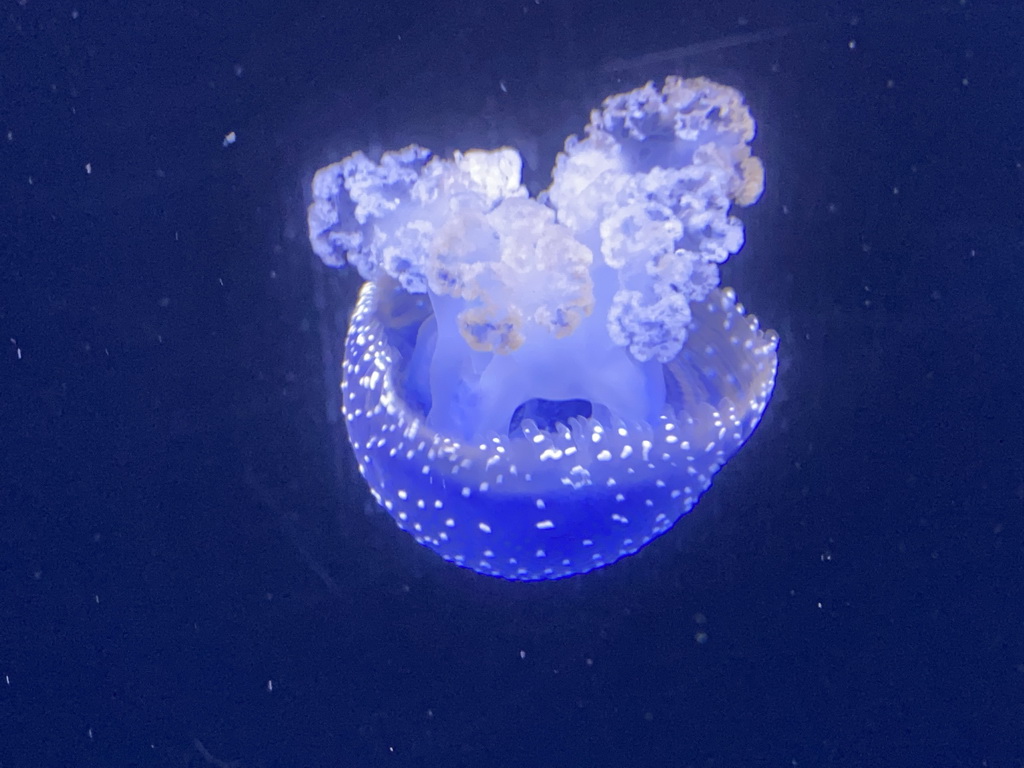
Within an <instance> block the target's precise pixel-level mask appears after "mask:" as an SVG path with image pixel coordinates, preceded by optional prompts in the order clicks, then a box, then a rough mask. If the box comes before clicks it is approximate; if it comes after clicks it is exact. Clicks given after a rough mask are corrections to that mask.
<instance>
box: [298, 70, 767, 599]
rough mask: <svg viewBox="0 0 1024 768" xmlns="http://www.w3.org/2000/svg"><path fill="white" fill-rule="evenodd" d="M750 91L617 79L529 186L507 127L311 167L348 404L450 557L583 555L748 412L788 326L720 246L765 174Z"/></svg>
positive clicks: (567, 562)
mask: <svg viewBox="0 0 1024 768" xmlns="http://www.w3.org/2000/svg"><path fill="white" fill-rule="evenodd" d="M754 133H755V123H754V120H753V118H752V116H751V115H750V112H749V110H748V109H747V106H746V105H745V103H744V102H743V99H742V96H741V95H740V94H739V93H738V92H737V91H736V90H734V89H732V88H729V87H727V86H722V85H719V84H717V83H714V82H712V81H710V80H707V79H704V78H695V79H688V80H684V79H681V78H677V77H670V78H667V79H666V80H665V82H664V84H663V85H662V86H661V87H660V88H659V87H655V86H654V85H653V84H651V83H648V84H647V85H645V86H643V87H641V88H638V89H636V90H634V91H630V92H627V93H621V94H617V95H614V96H610V97H608V98H607V99H605V101H604V103H603V104H602V106H601V107H600V108H599V109H596V110H594V111H593V113H592V114H591V120H590V123H589V124H588V125H587V126H586V128H585V129H584V134H583V136H582V137H577V136H571V137H569V139H567V140H566V142H565V147H564V150H563V152H562V153H561V154H559V156H558V158H557V159H556V162H555V168H554V171H553V173H552V183H551V185H550V186H549V187H548V188H547V189H546V190H545V191H544V192H542V193H541V194H540V195H539V196H537V198H533V197H531V196H530V195H529V194H528V192H527V190H526V188H525V187H524V185H523V184H522V179H521V169H522V161H521V159H520V157H519V154H518V153H517V152H516V151H515V150H514V149H511V148H508V147H504V148H501V149H498V150H491V151H484V150H471V151H467V152H456V153H454V155H453V156H452V157H450V158H446V157H438V156H436V155H434V154H433V153H431V152H430V151H429V150H427V149H425V148H423V147H420V146H417V145H412V146H409V147H406V148H405V149H401V150H397V151H393V152H385V153H384V154H383V155H382V156H381V158H380V160H379V161H373V160H370V159H369V158H368V157H367V156H366V155H364V154H362V153H359V152H357V153H355V154H353V155H350V156H349V157H347V158H345V159H343V160H341V161H339V162H337V163H333V164H331V165H329V166H326V167H325V168H322V169H321V170H320V171H318V172H317V174H316V175H315V177H314V179H313V184H312V190H313V198H312V203H311V204H310V206H309V210H308V226H309V237H310V242H311V244H312V246H313V249H314V251H315V252H316V253H317V255H318V256H319V257H320V258H321V260H322V261H323V262H324V263H325V264H327V265H329V266H342V265H351V266H353V267H355V269H356V270H357V271H358V272H359V274H360V275H361V276H362V278H363V279H364V280H365V281H366V282H365V284H364V285H363V287H362V289H361V290H360V293H359V298H358V300H357V302H356V308H355V310H354V312H353V314H352V318H351V321H350V323H349V327H348V332H347V336H346V339H345V343H344V346H345V352H344V364H343V380H342V399H341V409H342V411H343V414H344V420H345V425H346V428H347V434H348V438H349V441H350V443H351V448H352V450H353V452H354V454H355V457H356V459H357V462H358V465H359V470H360V472H361V473H362V475H363V477H364V478H365V479H366V482H367V484H368V485H369V488H370V491H371V493H372V494H373V497H374V498H375V499H376V500H377V502H378V503H379V504H380V505H381V506H382V507H384V509H386V510H387V512H388V513H389V514H390V515H391V516H392V517H393V518H394V519H395V521H396V522H397V524H398V526H399V527H400V528H402V529H403V530H406V531H408V532H409V533H410V534H411V535H412V536H413V537H414V538H415V539H416V540H417V541H418V542H419V543H421V544H423V545H425V546H427V547H429V548H431V549H433V550H434V551H436V552H437V553H438V554H439V555H441V556H442V557H443V558H444V559H446V560H448V561H450V562H453V563H456V564H457V565H460V566H464V567H467V568H470V569H472V570H474V571H477V572H479V573H483V574H487V575H491V576H498V577H501V578H505V579H510V580H521V581H532V580H543V579H556V578H562V577H567V576H572V575H575V574H580V573H585V572H587V571H591V570H593V569H595V568H599V567H601V566H604V565H608V564H610V563H613V562H615V561H616V560H618V559H620V558H622V557H623V556H626V555H629V554H632V553H634V552H636V551H637V550H639V549H640V548H642V547H643V546H645V545H646V544H647V543H649V542H650V541H652V540H653V539H654V538H656V537H657V536H659V535H660V534H662V533H664V532H665V531H666V530H668V529H669V528H671V527H672V525H673V524H674V523H675V522H676V521H677V520H678V519H679V518H680V517H681V516H682V515H684V514H686V513H687V512H688V511H690V510H691V509H692V508H693V507H694V505H695V504H696V503H697V501H698V499H699V498H700V496H701V495H702V494H703V493H704V492H705V491H706V490H707V489H708V487H710V484H711V480H712V477H713V476H714V475H715V473H716V472H717V471H718V470H719V469H720V468H721V467H722V466H724V464H725V463H726V462H727V461H728V460H729V458H730V457H731V456H732V455H734V454H735V452H736V451H737V450H738V449H739V448H740V447H741V446H742V444H743V443H744V442H745V441H746V439H747V438H748V437H749V436H750V434H751V433H752V432H753V430H754V428H755V427H756V426H757V424H758V422H759V420H760V418H761V414H762V413H763V411H764V409H765V407H766V405H767V403H768V401H769V399H770V397H771V392H772V388H773V386H774V381H775V372H776V365H777V357H776V348H777V341H778V340H777V337H776V336H775V334H774V333H773V332H770V331H764V330H762V329H761V328H760V326H759V324H758V321H757V320H756V318H754V317H753V316H752V315H749V314H747V313H746V311H745V310H744V308H743V306H742V305H741V304H739V303H738V302H737V300H736V297H735V295H734V294H733V292H732V291H731V290H729V289H726V288H720V287H719V285H718V283H719V276H718V265H719V264H721V263H722V262H724V261H725V260H726V259H728V258H729V256H730V255H732V254H735V253H737V252H738V251H739V250H740V249H741V248H742V245H743V226H742V224H741V222H740V221H739V220H738V219H737V218H736V217H735V216H733V215H732V214H731V211H732V209H733V206H734V205H735V206H742V205H749V204H752V203H753V202H755V201H756V200H757V198H758V197H759V196H760V194H761V190H762V189H763V184H764V172H763V168H762V166H761V163H760V160H758V159H757V158H756V157H754V156H753V155H752V153H751V149H750V143H751V141H752V140H753V138H754Z"/></svg>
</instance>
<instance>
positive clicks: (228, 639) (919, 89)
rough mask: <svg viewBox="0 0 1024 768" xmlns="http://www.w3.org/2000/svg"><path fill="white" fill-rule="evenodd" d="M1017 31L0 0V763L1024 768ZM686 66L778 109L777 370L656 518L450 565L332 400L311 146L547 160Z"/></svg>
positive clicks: (767, 221)
mask: <svg viewBox="0 0 1024 768" xmlns="http://www.w3.org/2000/svg"><path fill="white" fill-rule="evenodd" d="M1022 36H1024V8H1022V5H1021V3H1010V2H1003V3H982V2H967V3H966V4H961V3H958V2H952V3H931V2H929V3H925V2H895V3H894V2H891V1H890V2H877V3H876V2H871V3H863V4H859V5H858V4H853V3H850V4H847V3H834V2H824V3H823V2H811V1H810V0H799V1H794V0H785V1H783V0H774V1H773V2H758V3H752V2H739V1H738V0H724V1H719V2H701V3H693V2H687V3H666V2H661V3H645V2H636V3H632V2H630V3H623V2H614V3H613V2H607V1H605V0H590V1H588V2H572V1H570V0H516V1H515V2H506V1H505V0H493V1H492V2H487V3H483V2H481V3H467V2H464V1H463V0H459V1H458V2H456V1H455V0H448V1H447V2H434V1H432V0H423V2H415V3H369V2H362V1H361V0H360V1H359V2H349V3H344V2H334V3H328V2H323V1H320V2H315V1H312V0H309V1H307V0H296V1H295V2H280V0H276V1H275V2H264V1H263V0H245V1H244V2H242V1H241V0H236V1H235V2H206V1H204V2H198V0H197V1H195V2H155V1H154V2H142V1H140V0H131V2H127V1H126V0H109V1H108V2H103V3H81V4H80V5H76V4H75V3H69V2H41V0H18V1H17V2H9V1H8V2H4V3H3V5H2V6H0V341H2V343H3V345H4V348H3V350H2V355H0V768H20V767H21V766H31V767H34V768H38V767H40V766H43V767H46V766H84V765H97V766H150V765H152V766H189V767H196V766H205V765H228V764H230V765H233V766H235V767H236V768H251V767H253V766H346V767H347V766H352V767H353V768H355V767H360V768H361V767H363V766H366V767H376V766H396V768H404V767H405V766H423V767H424V768H434V767H436V766H443V767H445V768H447V767H452V768H455V767H458V766H473V767H474V768H478V767H480V768H489V767H491V766H493V767H494V768H505V767H506V766H517V767H522V768H549V767H550V768H563V767H564V768H569V767H576V766H595V767H603V766H609V767H615V766H659V767H660V766H680V767H681V768H682V767H686V766H698V767H707V768H712V767H714V768H720V767H721V768H733V767H736V766H939V767H941V768H954V767H958V766H1012V767H1013V768H1019V767H1020V766H1021V765H1024V406H1022V381H1024V353H1022V347H1024V301H1022V298H1021V296H1022V291H1024V171H1022V163H1024V98H1022V95H1021V94H1022V93H1024V49H1022V43H1021V39H1022ZM680 47H682V48H684V50H683V51H681V52H679V53H677V54H676V55H675V56H672V57H669V58H667V59H666V60H665V61H662V62H660V63H657V64H652V65H647V66H632V67H629V68H626V69H615V68H614V67H612V66H609V62H610V61H612V60H613V59H625V60H627V61H629V60H635V59H637V58H638V57H641V56H644V55H648V54H651V53H653V52H657V51H664V50H667V49H674V48H680ZM671 73H679V74H683V75H688V76H693V75H698V74H703V75H708V76H710V77H713V78H715V79H718V80H720V81H722V82H725V83H728V84H731V85H734V86H736V87H738V88H740V89H741V90H742V91H743V92H744V93H745V94H746V96H747V99H748V101H749V103H750V105H751V107H752V109H753V111H754V114H755V116H756V117H757V119H758V123H759V136H758V139H757V141H756V144H755V150H756V152H757V154H759V155H760V156H761V157H762V158H763V159H764V161H765V164H766V167H767V171H768V188H767V191H766V193H765V196H764V198H763V199H762V200H761V202H760V203H759V204H758V205H757V206H755V207H753V208H751V209H747V210H745V211H743V212H742V216H743V218H744V221H745V222H746V224H747V246H746V248H745V249H744V251H743V252H742V253H741V254H739V255H738V256H737V257H735V258H734V259H733V261H732V262H731V263H730V265H728V267H727V269H726V271H725V281H726V282H727V283H729V284H731V285H734V286H735V287H736V288H737V292H738V293H739V295H740V297H741V298H742V300H743V301H744V303H745V304H746V306H747V307H748V308H750V309H751V310H752V311H753V312H755V313H756V314H757V315H758V316H759V317H760V318H762V321H763V323H764V324H765V325H767V326H770V327H774V328H776V329H777V330H778V331H779V333H780V335H781V348H780V355H781V369H780V375H779V382H778V387H777V390H776V396H775V399H774V401H773V402H772V404H771V405H770V407H769V408H768V411H767V413H766V417H765V419H764V421H763V422H762V424H761V426H760V428H759V429H758V431H757V432H756V433H755V435H754V436H753V438H752V439H751V441H750V442H749V444H748V445H747V446H746V447H745V448H744V450H742V451H741V452H740V453H739V454H738V455H737V456H736V457H735V458H734V459H733V460H732V461H731V462H730V463H729V465H728V466H727V467H726V468H725V469H724V470H723V472H722V473H721V474H720V475H719V476H718V478H717V479H716V482H715V485H714V487H713V488H712V490H711V491H710V492H709V494H708V495H707V496H706V497H705V498H704V500H703V501H702V502H701V503H700V504H699V505H698V507H697V509H696V510H695V511H694V512H693V513H692V514H691V515H689V516H688V517H687V518H684V519H683V520H682V521H681V522H680V523H679V524H678V525H677V526H676V527H675V528H674V529H673V530H672V531H671V532H670V533H669V534H667V535H665V536H664V537H662V538H661V539H659V540H658V541H657V542H655V543H654V544H652V545H651V546H649V547H647V548H646V549H644V550H643V551H642V552H641V553H640V554H638V555H637V556H635V557H631V558H628V559H626V560H624V561H621V562H620V563H618V564H617V565H615V566H613V567H610V568H606V569H604V570H601V571H598V572H595V573H592V574H589V575H586V576H584V577H578V578H574V579H569V580H566V581H561V582H555V583H546V584H527V585H523V584H518V585H517V584H508V583H505V582H501V581H496V580H492V579H488V578H485V577H481V576H478V575H475V574H473V573H471V572H468V571H463V570H461V569H458V568H455V567H453V566H449V565H446V564H444V563H442V562H441V561H440V560H439V559H437V558H436V557H434V556H433V555H431V554H430V553H429V552H428V551H427V550H425V549H422V548H420V547H418V546H417V545H415V544H414V543H413V541H412V540H411V539H410V538H409V537H407V536H405V535H404V534H400V533H399V532H398V531H397V530H396V529H395V528H394V526H393V524H392V523H391V521H390V519H389V518H387V517H386V516H385V515H384V514H383V513H382V512H380V511H379V510H377V509H376V508H375V507H373V505H372V504H371V501H370V499H369V496H368V494H367V492H366V490H365V487H364V486H363V484H362V483H361V481H360V480H359V478H358V476H357V474H356V472H355V469H354V467H353V464H352V462H351V458H350V456H349V454H348V453H347V449H346V447H345V444H344V441H343V436H341V435H340V433H339V430H338V425H337V423H336V420H335V407H334V406H335V402H334V398H335V397H336V395H335V386H336V380H337V378H338V374H337V368H336V366H337V359H336V356H337V354H338V352H339V348H340V339H341V336H342V334H343V332H344V323H345V313H346V311H347V310H348V308H349V306H350V304H349V302H350V301H351V297H352V295H353V291H354V289H355V287H356V286H355V282H354V280H353V278H352V277H351V276H346V275H342V274H338V273H328V271H327V270H325V269H324V268H323V267H321V265H320V264H319V263H318V262H317V261H316V259H315V257H314V256H313V254H312V253H311V251H310V249H309V246H308V243H307V242H306V238H305V225H304V206H305V203H306V202H307V199H308V193H307V191H306V190H307V187H308V183H309V180H310V178H311V176H312V173H313V171H314V170H315V169H316V168H317V167H318V166H320V165H323V164H324V163H326V162H329V161H331V160H336V159H339V158H340V157H342V156H343V155H345V154H347V153H349V152H351V151H353V150H355V149H360V148H370V149H378V150H379V149H381V148H384V149H387V148H390V147H396V146H400V145H402V144H403V143H406V142H408V141H411V140H417V141H420V142H423V143H425V144H427V145H428V146H431V147H432V148H434V149H435V150H439V151H445V150H450V149H454V148H458V147H461V148H469V147H473V146H497V145H500V144H502V143H512V144H515V145H517V146H519V147H521V148H522V149H523V151H524V156H525V157H526V160H527V164H528V165H527V169H526V176H527V180H528V181H529V183H530V184H531V186H532V187H533V188H534V189H535V190H536V189H539V188H541V187H543V186H544V185H545V183H546V179H547V174H548V171H549V168H550V164H551V161H552V160H553V158H554V155H555V152H556V151H557V150H558V148H559V145H560V142H561V141H562V139H563V138H564V136H565V135H566V134H567V133H570V132H573V131H577V130H579V129H580V128H581V127H582V125H583V124H584V123H585V121H586V116H587V112H588V110H589V109H590V108H591V107H593V106H596V105H597V104H598V103H599V101H600V99H601V98H603V97H604V96H605V95H607V94H610V93H615V92H619V91H623V90H629V89H632V88H634V87H636V86H637V85H640V84H641V83H642V82H644V81H645V80H646V79H648V78H656V79H660V78H662V77H663V76H664V75H666V74H671ZM231 131H235V132H236V133H237V142H236V143H234V144H233V145H230V146H223V144H222V142H223V139H224V136H225V135H226V134H228V133H229V132H231ZM218 761H219V762H218ZM229 761H237V762H229Z"/></svg>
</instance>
